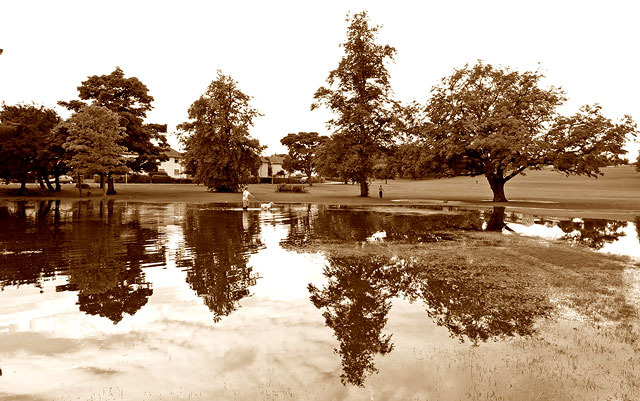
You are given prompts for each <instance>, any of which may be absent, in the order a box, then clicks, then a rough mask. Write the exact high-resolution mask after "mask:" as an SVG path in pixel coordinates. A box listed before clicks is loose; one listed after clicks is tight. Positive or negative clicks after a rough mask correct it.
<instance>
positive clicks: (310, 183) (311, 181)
mask: <svg viewBox="0 0 640 401" xmlns="http://www.w3.org/2000/svg"><path fill="white" fill-rule="evenodd" d="M307 182H308V183H309V186H310V187H312V186H313V179H312V178H311V173H308V174H307Z"/></svg>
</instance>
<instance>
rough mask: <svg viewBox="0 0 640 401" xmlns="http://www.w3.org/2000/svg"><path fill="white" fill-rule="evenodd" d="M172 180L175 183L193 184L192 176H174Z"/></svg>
mask: <svg viewBox="0 0 640 401" xmlns="http://www.w3.org/2000/svg"><path fill="white" fill-rule="evenodd" d="M173 182H174V183H176V184H193V178H176V179H174V181H173Z"/></svg>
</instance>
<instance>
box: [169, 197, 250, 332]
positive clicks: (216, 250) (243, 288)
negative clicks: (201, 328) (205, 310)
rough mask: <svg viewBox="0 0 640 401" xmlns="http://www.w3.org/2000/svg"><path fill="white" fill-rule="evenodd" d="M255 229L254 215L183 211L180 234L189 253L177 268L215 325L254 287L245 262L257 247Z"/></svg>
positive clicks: (213, 211)
mask: <svg viewBox="0 0 640 401" xmlns="http://www.w3.org/2000/svg"><path fill="white" fill-rule="evenodd" d="M259 229H260V227H259V224H258V214H256V213H250V212H229V211H221V210H198V209H196V208H192V209H189V210H187V213H186V215H185V218H184V223H183V231H184V238H185V244H186V246H187V248H188V250H189V251H188V252H186V253H183V254H182V257H180V258H179V260H178V264H179V265H180V266H181V267H183V268H186V269H187V282H188V283H189V285H190V286H191V288H192V289H193V290H194V291H195V292H196V293H197V294H198V296H200V297H202V298H203V300H204V303H205V304H206V305H207V306H208V307H209V309H210V310H211V312H213V317H214V321H216V322H217V321H219V320H220V318H221V317H222V316H228V315H230V314H231V313H232V312H233V311H235V310H236V309H237V308H238V307H239V301H240V300H241V299H242V298H244V297H246V296H248V295H249V293H250V292H249V287H250V286H252V285H255V284H256V279H257V278H258V277H257V275H256V274H255V273H253V272H252V268H251V267H248V266H247V260H248V258H249V254H250V253H252V252H255V251H256V250H257V249H258V248H259V247H260V246H261V243H260V241H259V238H258V235H259Z"/></svg>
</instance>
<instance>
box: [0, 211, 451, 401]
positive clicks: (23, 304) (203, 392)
mask: <svg viewBox="0 0 640 401" xmlns="http://www.w3.org/2000/svg"><path fill="white" fill-rule="evenodd" d="M287 232H288V229H287V226H285V225H282V224H274V223H273V221H268V222H266V223H263V224H261V227H260V237H261V241H262V243H263V244H264V247H263V248H261V249H260V250H258V251H257V252H256V253H254V254H252V255H250V256H249V259H248V265H249V266H251V267H252V268H253V270H254V272H255V273H257V274H258V276H259V277H260V278H259V279H258V280H257V283H256V285H255V286H252V287H251V288H250V292H251V295H250V296H249V297H246V298H244V299H242V300H241V301H240V304H241V307H240V308H238V309H237V310H236V311H234V312H233V314H232V315H231V316H227V317H223V318H222V319H221V320H220V321H219V322H218V323H214V322H213V321H212V318H211V312H210V310H209V309H208V308H207V306H206V305H204V303H203V301H202V298H200V297H198V296H197V295H196V293H195V292H194V291H193V290H192V289H191V288H190V287H189V284H188V283H187V282H186V280H185V278H186V274H187V273H186V271H184V270H183V269H181V268H179V267H177V266H176V260H175V255H176V252H178V251H179V250H180V249H181V248H183V247H184V243H183V233H182V226H180V225H175V224H167V225H165V226H163V227H162V229H161V233H160V234H161V236H162V238H163V240H164V246H165V252H166V256H167V258H166V264H165V265H164V266H161V267H160V266H151V267H146V268H144V269H143V270H144V274H145V277H146V280H147V281H148V282H150V283H151V286H152V288H153V294H152V295H151V296H150V298H149V300H148V302H147V303H146V304H145V305H144V306H143V307H142V308H141V309H140V310H138V311H137V312H136V313H135V315H134V316H131V315H128V314H125V315H124V317H123V319H122V320H121V321H120V322H118V324H113V322H112V321H110V320H109V319H106V318H104V317H100V316H97V315H90V314H86V313H80V312H79V311H78V306H77V304H76V302H77V293H75V292H72V291H63V292H56V291H55V288H56V286H57V285H60V284H64V283H65V280H63V279H60V278H58V279H54V280H49V281H45V282H43V284H42V290H43V291H42V293H40V289H39V288H36V287H34V286H21V287H13V286H8V287H6V288H5V289H4V291H3V292H2V293H0V300H1V302H0V368H1V369H2V371H3V376H2V377H0V380H1V382H0V383H1V386H0V398H3V397H5V396H6V395H9V397H11V396H10V395H11V394H13V395H16V396H17V395H19V394H23V395H28V398H29V399H38V397H40V398H42V399H51V398H53V399H75V398H76V397H80V399H89V398H93V399H128V400H136V399H189V398H191V399H216V400H240V399H264V398H265V395H269V398H268V399H289V398H290V396H294V398H298V399H336V400H340V399H344V400H346V399H349V400H351V399H354V400H364V399H367V400H368V399H371V397H372V395H374V394H386V395H387V396H388V397H383V398H387V399H403V398H404V396H403V394H404V392H409V393H420V392H421V391H422V390H421V388H423V385H421V384H418V383H416V382H415V378H417V377H418V376H421V375H424V376H425V377H426V376H427V375H428V370H429V369H428V366H427V365H424V364H423V365H424V366H421V367H420V368H419V369H414V370H413V371H412V373H411V374H410V375H407V374H406V373H405V372H403V369H402V364H403V363H404V362H403V360H404V358H407V357H411V355H412V354H414V353H416V352H420V354H426V353H427V352H428V349H429V347H432V346H433V344H434V343H433V342H434V341H437V343H438V344H441V345H443V344H451V343H452V342H451V340H450V339H449V336H448V332H447V330H446V329H444V328H441V327H438V326H436V325H435V324H434V323H432V322H431V321H430V320H429V319H426V318H425V312H424V307H423V306H422V305H420V304H418V303H416V304H410V303H408V302H406V301H401V300H398V301H397V302H396V303H395V304H394V307H393V309H392V311H391V313H390V316H389V328H390V330H393V332H394V333H395V334H394V335H395V336H396V337H398V338H405V340H407V341H409V342H408V343H404V344H398V346H397V349H396V351H395V356H394V353H392V354H391V355H388V356H385V357H384V358H378V360H377V362H379V369H380V372H381V373H380V375H374V376H373V377H371V380H370V383H368V385H367V387H366V388H363V389H361V388H356V387H353V386H343V385H342V384H341V383H340V381H339V379H338V376H339V373H340V369H341V365H340V358H339V357H338V356H337V355H336V354H335V353H334V352H333V349H334V347H335V346H336V342H335V339H334V337H333V333H332V331H331V330H330V329H329V328H327V327H326V326H325V323H324V319H323V318H322V311H321V310H318V309H317V308H315V307H314V306H313V305H312V304H311V302H309V299H308V298H309V292H308V290H307V284H308V283H314V284H316V285H323V284H324V283H325V282H326V278H325V277H324V276H323V275H322V267H323V265H324V263H325V262H326V259H325V258H324V256H322V255H321V254H304V253H295V252H290V251H286V250H284V249H283V248H282V247H280V245H279V242H280V241H281V240H282V239H283V238H285V237H286V235H287ZM416 319H418V320H419V321H416ZM428 332H434V333H435V336H434V335H429V338H430V343H429V344H430V345H429V347H427V349H424V350H422V351H418V350H419V349H421V348H422V346H421V345H420V343H421V341H422V339H423V338H424V336H425V334H426V333H428ZM453 344H455V342H453ZM414 359H415V355H414ZM416 363H417V364H418V365H420V363H419V362H416ZM34 379H36V380H35V381H34ZM398 386H400V387H402V388H403V391H402V392H400V393H398V388H399V387H398Z"/></svg>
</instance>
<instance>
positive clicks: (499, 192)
mask: <svg viewBox="0 0 640 401" xmlns="http://www.w3.org/2000/svg"><path fill="white" fill-rule="evenodd" d="M486 177H487V181H489V186H490V187H491V190H492V191H493V201H494V202H508V201H507V197H506V196H505V195H504V183H505V182H506V181H505V179H504V177H503V176H502V175H499V174H490V175H487V176H486Z"/></svg>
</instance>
